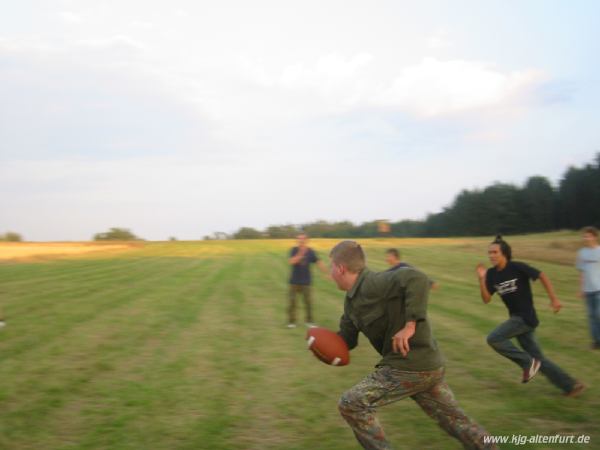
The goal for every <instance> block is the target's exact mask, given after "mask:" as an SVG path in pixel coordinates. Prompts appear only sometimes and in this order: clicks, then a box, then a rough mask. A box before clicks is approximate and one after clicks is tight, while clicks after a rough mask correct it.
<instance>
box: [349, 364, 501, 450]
mask: <svg viewBox="0 0 600 450" xmlns="http://www.w3.org/2000/svg"><path fill="white" fill-rule="evenodd" d="M409 396H410V397H411V398H412V399H413V400H414V401H416V402H417V403H418V404H419V406H420V407H421V408H422V409H423V411H425V412H426V413H427V414H428V415H429V416H430V417H431V418H433V419H434V420H435V421H437V423H438V425H439V426H440V427H442V428H443V429H444V430H445V431H446V432H447V433H448V434H449V435H451V436H453V437H455V438H456V439H458V440H459V441H460V442H462V444H463V446H464V447H465V448H467V449H494V448H496V447H495V446H494V445H490V444H487V445H484V444H483V437H484V436H486V435H487V432H486V431H485V430H484V429H483V428H482V427H481V426H479V425H478V424H477V423H475V422H474V421H473V420H471V419H470V418H469V417H467V416H466V414H465V413H464V412H463V410H462V409H460V407H459V406H458V403H457V402H456V399H455V398H454V394H453V393H452V390H451V389H450V387H449V386H448V385H447V384H446V382H445V381H444V368H440V369H438V370H434V371H431V372H406V371H402V370H398V369H394V368H392V367H387V366H384V367H380V368H378V369H377V370H376V371H375V372H373V373H371V374H369V375H368V376H367V377H366V378H365V379H363V380H362V381H361V382H360V383H358V384H357V385H355V386H354V387H352V388H351V389H350V390H348V391H347V392H345V393H344V394H343V395H342V397H341V398H340V401H339V404H338V407H339V410H340V413H341V414H342V417H344V419H345V420H346V422H348V424H349V425H350V426H351V427H352V431H354V435H355V436H356V439H358V442H360V444H361V445H362V446H363V448H365V449H368V450H384V449H386V450H387V449H391V448H392V447H391V446H390V443H389V442H388V441H387V440H386V438H385V434H384V432H383V428H382V427H381V425H380V423H379V420H378V419H377V416H376V415H375V410H376V408H378V407H379V406H384V405H387V404H389V403H392V402H395V401H398V400H401V399H403V398H406V397H409Z"/></svg>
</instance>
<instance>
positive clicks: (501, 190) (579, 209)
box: [205, 153, 600, 239]
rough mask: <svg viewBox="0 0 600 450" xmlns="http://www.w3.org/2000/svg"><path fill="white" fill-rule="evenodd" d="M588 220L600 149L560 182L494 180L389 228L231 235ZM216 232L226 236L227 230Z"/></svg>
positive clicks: (598, 201)
mask: <svg viewBox="0 0 600 450" xmlns="http://www.w3.org/2000/svg"><path fill="white" fill-rule="evenodd" d="M587 225H594V226H596V227H600V153H598V154H597V155H596V157H595V159H594V161H593V162H592V163H589V164H586V165H584V166H583V167H569V168H568V170H567V171H566V172H565V174H564V175H563V177H562V178H561V180H560V182H559V183H558V186H553V185H552V183H550V181H548V179H547V178H545V177H542V176H532V177H530V178H529V179H528V180H527V181H526V182H525V183H524V184H523V186H516V185H514V184H509V183H501V182H496V183H493V184H492V185H490V186H488V187H485V188H483V189H474V190H466V189H465V190H463V191H462V192H460V193H459V194H458V195H457V196H456V198H455V199H454V201H453V202H452V204H451V205H450V206H448V207H446V208H444V209H443V210H442V211H441V212H439V213H436V214H429V215H428V216H427V217H426V218H425V219H424V220H401V221H398V222H391V223H389V224H388V228H387V229H386V231H385V232H382V228H381V221H375V220H374V221H370V222H364V223H362V224H354V223H352V222H349V221H342V222H327V221H317V222H313V223H307V224H301V225H290V224H288V225H272V226H269V227H267V228H266V229H265V230H262V231H260V230H256V229H254V228H250V227H242V228H240V229H239V230H238V231H237V232H235V233H234V234H233V235H232V236H227V237H230V238H233V239H265V238H267V239H279V238H293V237H295V236H296V235H297V234H298V233H299V232H300V231H303V232H305V233H307V234H308V235H309V236H311V237H324V238H349V237H353V238H359V237H377V236H381V235H387V236H394V237H441V236H483V235H494V234H497V233H502V234H515V233H539V232H544V231H553V230H560V229H572V230H574V229H579V228H581V227H584V226H587ZM218 237H220V238H223V237H224V236H223V233H221V234H220V236H218ZM207 238H208V239H210V238H211V237H205V239H207Z"/></svg>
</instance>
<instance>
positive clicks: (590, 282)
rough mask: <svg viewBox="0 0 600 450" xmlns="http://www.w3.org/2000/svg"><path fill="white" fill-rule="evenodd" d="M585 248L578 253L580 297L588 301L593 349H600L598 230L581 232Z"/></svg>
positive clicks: (590, 229) (599, 254)
mask: <svg viewBox="0 0 600 450" xmlns="http://www.w3.org/2000/svg"><path fill="white" fill-rule="evenodd" d="M581 233H582V237H583V244H584V247H583V248H581V249H579V251H578V252H577V270H579V272H580V288H579V292H580V293H579V295H580V297H582V298H585V299H586V302H587V309H588V318H589V321H590V333H591V335H592V348H593V349H600V245H598V230H597V229H596V228H595V227H585V228H584V229H583V230H581Z"/></svg>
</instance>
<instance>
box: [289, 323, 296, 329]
mask: <svg viewBox="0 0 600 450" xmlns="http://www.w3.org/2000/svg"><path fill="white" fill-rule="evenodd" d="M287 327H288V328H296V324H295V323H288V324H287Z"/></svg>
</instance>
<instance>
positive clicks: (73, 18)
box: [58, 11, 82, 24]
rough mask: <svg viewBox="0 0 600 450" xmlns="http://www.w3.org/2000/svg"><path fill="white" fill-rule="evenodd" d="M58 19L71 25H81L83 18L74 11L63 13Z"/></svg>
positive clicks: (59, 14) (60, 13)
mask: <svg viewBox="0 0 600 450" xmlns="http://www.w3.org/2000/svg"><path fill="white" fill-rule="evenodd" d="M58 17H59V18H60V19H61V20H63V21H64V22H66V23H69V24H79V23H81V22H82V17H81V15H80V14H77V13H75V12H73V11H61V12H59V13H58Z"/></svg>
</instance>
